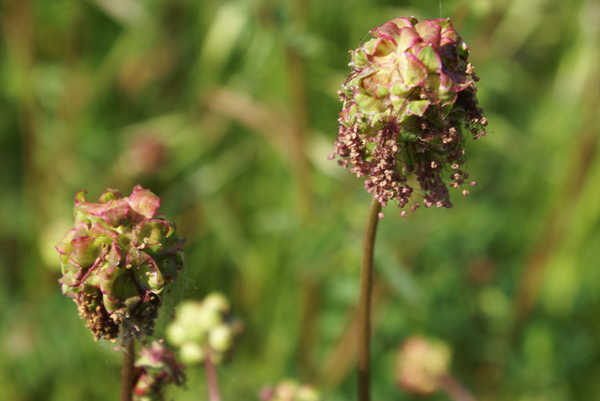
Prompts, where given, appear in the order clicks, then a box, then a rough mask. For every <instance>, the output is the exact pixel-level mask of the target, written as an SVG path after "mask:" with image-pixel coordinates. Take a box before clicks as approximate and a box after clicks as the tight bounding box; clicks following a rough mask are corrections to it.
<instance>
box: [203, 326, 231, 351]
mask: <svg viewBox="0 0 600 401" xmlns="http://www.w3.org/2000/svg"><path fill="white" fill-rule="evenodd" d="M232 343H233V331H232V329H231V327H230V326H229V325H227V324H220V325H218V326H216V327H214V328H213V329H212V330H211V331H210V332H209V334H208V345H210V346H211V347H212V348H213V349H215V350H217V351H220V352H225V351H227V350H228V349H230V348H231V345H232Z"/></svg>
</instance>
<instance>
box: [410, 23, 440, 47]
mask: <svg viewBox="0 0 600 401" xmlns="http://www.w3.org/2000/svg"><path fill="white" fill-rule="evenodd" d="M415 30H416V31H417V32H418V33H419V35H420V36H421V38H423V40H424V41H425V42H427V43H431V44H432V45H433V48H434V49H436V50H437V48H438V47H439V46H440V34H441V30H442V27H441V26H439V25H434V24H433V23H432V22H431V21H429V20H423V21H421V22H419V23H418V24H417V25H415Z"/></svg>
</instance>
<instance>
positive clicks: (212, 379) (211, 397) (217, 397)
mask: <svg viewBox="0 0 600 401" xmlns="http://www.w3.org/2000/svg"><path fill="white" fill-rule="evenodd" d="M204 369H206V383H207V385H208V401H221V394H220V393H219V382H218V381H217V370H216V368H215V364H214V363H213V361H212V359H210V355H207V356H206V358H204Z"/></svg>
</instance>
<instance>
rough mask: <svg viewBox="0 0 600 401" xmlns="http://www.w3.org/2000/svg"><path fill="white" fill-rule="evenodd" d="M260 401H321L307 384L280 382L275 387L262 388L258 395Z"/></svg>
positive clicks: (288, 381) (289, 381)
mask: <svg viewBox="0 0 600 401" xmlns="http://www.w3.org/2000/svg"><path fill="white" fill-rule="evenodd" d="M259 399H260V400H261V401H321V396H320V395H319V393H318V392H317V391H316V390H315V389H314V388H313V387H312V386H310V385H308V384H302V385H300V384H298V383H297V382H295V381H293V380H282V381H281V382H279V383H278V384H277V385H276V386H274V387H271V386H267V387H264V388H263V389H262V390H261V391H260V394H259Z"/></svg>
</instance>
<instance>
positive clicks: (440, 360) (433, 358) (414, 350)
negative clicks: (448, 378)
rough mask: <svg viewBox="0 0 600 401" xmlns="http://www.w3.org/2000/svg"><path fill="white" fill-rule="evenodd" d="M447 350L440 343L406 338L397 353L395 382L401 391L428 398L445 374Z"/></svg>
mask: <svg viewBox="0 0 600 401" xmlns="http://www.w3.org/2000/svg"><path fill="white" fill-rule="evenodd" d="M449 365H450V349H449V348H448V346H447V345H446V344H444V343H442V342H441V341H435V340H428V339H425V338H423V337H419V336H414V337H410V338H408V339H406V340H405V341H404V343H402V345H401V346H400V349H399V350H398V357H397V360H396V381H397V383H398V386H400V388H402V389H403V390H404V391H406V392H409V393H413V394H418V395H430V394H432V393H434V392H435V391H436V390H437V389H438V388H439V385H440V380H441V379H442V378H443V376H444V375H446V374H447V373H448V367H449Z"/></svg>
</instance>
